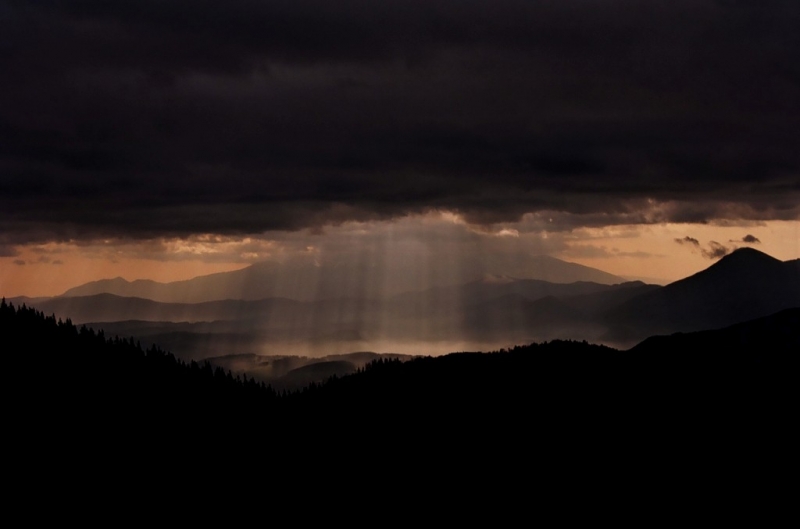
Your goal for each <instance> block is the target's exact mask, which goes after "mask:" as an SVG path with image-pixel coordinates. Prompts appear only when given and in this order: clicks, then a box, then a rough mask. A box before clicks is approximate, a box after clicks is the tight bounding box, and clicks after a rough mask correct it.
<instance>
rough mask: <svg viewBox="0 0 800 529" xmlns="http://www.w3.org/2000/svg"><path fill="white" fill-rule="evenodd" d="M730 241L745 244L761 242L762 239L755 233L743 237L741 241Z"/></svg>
mask: <svg viewBox="0 0 800 529" xmlns="http://www.w3.org/2000/svg"><path fill="white" fill-rule="evenodd" d="M730 242H743V243H745V244H761V241H760V240H759V239H758V237H756V236H755V235H750V234H747V235H745V236H744V237H742V240H741V241H730Z"/></svg>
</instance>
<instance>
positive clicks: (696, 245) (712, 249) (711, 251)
mask: <svg viewBox="0 0 800 529" xmlns="http://www.w3.org/2000/svg"><path fill="white" fill-rule="evenodd" d="M675 242H677V243H678V244H683V245H688V246H689V247H691V248H693V249H694V250H699V251H700V255H702V256H703V257H705V258H706V259H719V258H720V257H725V256H726V255H728V254H729V253H731V252H732V251H733V250H735V249H736V247H735V246H734V247H733V248H728V247H727V246H724V245H722V244H720V243H718V242H717V241H710V242H709V243H708V248H703V246H702V245H701V244H700V241H698V240H697V239H695V238H694V237H689V236H686V237H684V238H683V239H675Z"/></svg>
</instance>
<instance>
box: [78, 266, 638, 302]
mask: <svg viewBox="0 0 800 529" xmlns="http://www.w3.org/2000/svg"><path fill="white" fill-rule="evenodd" d="M487 261H488V260H481V259H475V258H471V259H470V258H465V259H463V260H462V261H460V262H459V263H458V266H457V268H458V273H457V274H456V273H455V270H454V269H453V267H454V265H453V263H450V262H431V263H428V264H427V266H428V267H429V268H431V269H432V270H430V271H426V273H425V281H426V282H427V283H428V284H424V283H421V280H420V277H418V275H417V274H415V273H411V272H410V271H409V269H411V268H413V267H409V266H407V264H406V263H403V262H394V263H393V262H387V263H383V265H384V266H385V270H382V271H381V273H380V275H382V276H383V277H384V278H386V280H385V281H381V284H380V285H378V286H374V288H370V285H365V284H364V282H365V281H369V278H370V277H371V276H370V274H369V273H368V272H369V270H368V269H367V268H369V267H368V266H367V265H364V269H355V270H354V269H353V267H351V266H345V265H335V264H334V265H326V266H324V267H315V266H314V265H313V264H308V265H305V268H303V267H300V268H298V267H297V266H295V268H294V269H292V270H290V271H287V270H285V269H283V268H282V267H281V266H280V265H279V264H277V263H272V262H267V263H256V264H253V265H251V266H249V267H247V268H244V269H241V270H236V271H233V272H222V273H218V274H211V275H206V276H201V277H196V278H194V279H189V280H186V281H176V282H172V283H158V282H155V281H149V280H137V281H130V282H129V281H126V280H125V279H122V278H119V277H118V278H115V279H103V280H100V281H93V282H91V283H87V284H84V285H80V286H78V287H75V288H71V289H69V290H67V291H66V292H65V293H64V294H63V296H67V297H74V296H89V295H92V294H101V293H107V294H116V295H118V296H133V297H141V298H147V299H152V300H154V301H162V302H165V303H199V302H203V301H214V300H222V299H246V300H257V299H264V298H274V297H285V298H291V299H295V300H300V301H315V300H319V299H326V298H340V297H352V296H353V295H354V293H358V294H361V295H366V296H368V297H376V296H378V295H395V294H400V293H402V292H407V291H414V290H419V289H421V288H426V287H437V286H448V285H450V286H453V285H456V284H458V283H460V282H461V281H460V278H467V279H466V280H465V281H470V280H476V279H478V278H483V277H489V278H494V277H496V278H500V279H502V278H504V277H514V278H524V279H538V280H542V281H549V282H552V283H572V282H575V281H591V282H594V283H600V284H607V285H611V284H615V283H621V282H623V281H625V279H623V278H621V277H618V276H615V275H612V274H608V273H606V272H603V271H602V270H597V269H595V268H590V267H588V266H583V265H579V264H577V263H569V262H566V261H562V260H560V259H556V258H554V257H549V256H546V255H540V256H532V257H529V258H526V259H525V260H524V261H522V262H520V263H516V262H514V263H492V264H490V263H489V262H487ZM375 281H377V279H376V280H375Z"/></svg>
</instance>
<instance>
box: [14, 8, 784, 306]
mask: <svg viewBox="0 0 800 529" xmlns="http://www.w3.org/2000/svg"><path fill="white" fill-rule="evenodd" d="M797 27H800V4H799V3H798V2H796V0H787V1H782V0H759V1H746V0H719V1H710V0H675V1H671V2H662V1H633V0H602V1H601V0H572V1H568V0H559V1H556V0H549V1H544V0H543V1H536V0H493V1H492V2H488V1H477V0H441V1H438V2H431V1H429V0H428V1H421V0H381V1H374V0H373V1H367V0H340V1H337V2H330V1H325V0H292V1H291V2H289V1H283V0H271V1H269V2H255V1H252V0H228V1H226V2H211V1H204V0H192V1H186V0H176V1H171V0H139V1H137V2H121V1H120V2H106V1H98V0H94V1H81V0H75V1H71V2H54V1H36V0H25V1H8V0H0V71H2V72H3V75H2V76H0V294H2V295H5V296H15V295H29V296H46V295H56V294H60V293H61V292H63V291H64V290H66V289H67V288H70V287H72V286H75V285H78V284H81V283H84V282H86V281H91V280H94V279H100V278H110V277H116V276H122V277H125V278H126V279H130V280H132V279H137V278H150V279H155V280H158V281H173V280H178V279H185V278H189V277H194V276H197V275H202V274H207V273H213V272H219V271H226V270H234V269H238V268H242V267H244V266H248V265H249V264H251V263H254V262H259V261H273V262H277V263H280V264H281V265H282V266H286V267H287V268H289V269H291V268H293V267H300V266H305V265H306V264H309V263H311V264H312V265H313V266H327V265H330V264H332V263H336V264H338V265H340V266H347V265H348V264H350V263H358V262H362V261H364V260H365V259H371V260H375V261H376V262H381V260H383V262H385V260H387V259H392V260H396V259H406V260H408V262H409V266H411V267H414V269H415V270H417V269H418V270H420V272H419V274H420V286H421V287H424V286H425V285H426V284H427V283H430V281H432V280H433V279H435V278H433V279H432V278H431V277H430V275H431V274H426V273H425V267H426V266H427V265H426V263H434V262H436V263H440V262H447V263H453V269H454V270H455V271H454V274H457V269H458V263H459V262H462V260H470V259H472V260H474V259H481V260H484V261H486V262H488V263H490V264H491V265H492V267H493V268H492V270H496V271H497V273H502V274H508V275H515V276H525V274H526V273H527V271H526V269H525V263H526V257H528V256H533V255H542V254H547V255H552V256H554V257H558V258H561V259H564V260H567V261H571V262H577V263H581V264H586V265H588V266H593V267H596V268H599V269H601V270H604V271H607V272H610V273H613V274H617V275H620V276H623V277H625V278H644V279H646V280H651V281H653V282H662V283H663V282H668V281H672V280H676V279H680V278H682V277H685V276H687V275H690V274H692V273H695V272H697V271H699V270H702V269H703V268H706V267H708V266H709V265H710V264H712V263H713V262H714V260H715V259H718V258H719V257H720V256H722V255H724V254H725V253H727V252H729V251H731V250H733V249H734V248H737V247H742V246H750V247H754V248H757V249H760V250H762V251H765V252H767V253H769V254H770V255H773V256H774V257H777V258H779V259H782V260H787V259H796V258H799V257H800V242H798V241H800V136H799V135H798V133H797V131H798V130H799V129H800V32H798V31H797ZM437 270H438V269H437ZM437 273H438V272H437ZM464 279H469V278H464Z"/></svg>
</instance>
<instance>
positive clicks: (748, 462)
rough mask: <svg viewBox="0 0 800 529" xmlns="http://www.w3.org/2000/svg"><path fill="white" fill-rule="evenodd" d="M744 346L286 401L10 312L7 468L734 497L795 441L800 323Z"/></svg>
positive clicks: (501, 361) (461, 369) (453, 365)
mask: <svg viewBox="0 0 800 529" xmlns="http://www.w3.org/2000/svg"><path fill="white" fill-rule="evenodd" d="M743 328H744V327H740V328H737V329H733V330H729V331H721V334H719V335H717V336H716V337H712V338H711V339H706V338H703V339H701V340H699V341H696V342H695V341H692V337H691V336H688V335H687V336H684V337H683V338H682V340H684V341H681V342H680V343H678V344H677V345H676V347H674V348H673V347H669V346H659V347H655V348H650V347H651V346H649V345H648V346H647V347H645V345H646V344H643V349H641V350H639V349H634V350H629V351H619V350H616V349H612V348H609V347H605V346H598V345H593V344H589V343H586V342H572V341H559V340H555V341H551V342H546V343H539V344H531V345H527V346H519V347H515V348H512V349H510V350H502V351H497V352H493V353H467V352H465V353H453V354H450V355H445V356H440V357H419V358H414V359H412V360H408V361H400V360H386V359H383V360H380V361H377V362H372V363H370V364H368V365H367V366H366V367H365V368H363V369H360V370H358V371H357V372H356V373H354V374H352V375H348V376H343V377H338V378H333V379H330V380H329V381H328V382H326V383H323V384H312V385H311V386H309V387H308V388H307V389H305V390H304V391H301V392H294V393H288V394H278V393H275V392H274V391H272V390H271V388H268V387H264V386H263V385H260V384H256V383H255V382H253V381H252V380H249V381H248V380H237V379H236V378H235V377H232V376H230V375H229V374H226V373H224V372H223V371H222V370H219V369H217V370H213V369H212V368H210V366H206V365H200V364H196V363H190V364H185V363H182V362H180V361H178V360H176V359H175V358H174V357H173V356H172V355H171V354H169V353H167V352H164V351H161V350H160V349H158V348H151V349H149V350H147V351H143V350H142V349H141V348H140V347H138V345H137V344H135V343H134V342H133V341H132V340H121V339H119V338H113V339H111V338H108V337H105V336H103V335H102V334H98V333H95V332H94V331H92V330H89V329H86V328H80V329H79V328H77V327H75V326H74V325H72V324H71V323H70V322H61V321H59V320H57V319H56V318H55V317H54V316H50V317H46V316H45V315H44V314H42V313H40V312H37V311H35V310H33V309H27V308H15V307H13V306H11V305H9V304H6V303H5V302H3V303H2V305H0V335H2V336H3V339H4V342H5V344H6V346H5V347H4V355H3V358H4V366H3V368H4V376H5V379H6V386H5V389H6V394H7V395H10V396H11V398H10V399H9V401H8V402H9V406H8V413H7V416H6V421H5V426H6V430H5V431H6V432H12V435H11V436H8V435H7V439H9V438H10V439H11V441H12V442H11V445H10V448H7V450H9V451H10V452H9V453H12V454H15V457H27V458H30V457H32V456H33V455H34V454H36V459H35V462H36V463H35V464H36V465H37V466H36V468H37V469H39V470H41V468H40V466H41V465H43V464H46V465H56V466H58V465H64V464H66V465H67V466H69V467H70V471H73V472H76V471H78V470H79V468H78V467H80V469H81V471H85V468H86V466H87V465H109V464H110V465H113V468H115V469H116V468H118V467H119V466H120V465H122V466H123V467H125V468H128V467H127V466H126V465H130V464H132V462H134V461H136V462H141V460H142V459H143V458H144V459H146V460H147V462H148V464H156V463H157V465H158V468H159V469H161V470H159V472H161V471H163V469H164V468H172V466H173V465H176V464H180V465H182V467H185V466H186V465H187V464H190V465H191V466H194V464H197V465H203V466H202V467H201V468H202V469H204V470H203V472H213V473H214V475H215V476H216V475H219V474H220V473H222V474H224V473H226V472H232V470H231V468H237V469H238V470H237V471H236V472H237V475H241V474H247V473H248V472H255V471H256V470H255V469H262V470H265V469H271V470H272V471H274V469H275V465H278V466H280V467H281V468H284V466H289V467H292V468H295V469H296V470H297V472H299V473H304V472H311V471H315V472H318V471H319V469H320V468H324V469H334V468H338V469H340V470H342V471H343V469H350V470H352V469H354V468H357V467H369V468H370V469H372V471H373V472H378V469H380V474H381V478H382V479H389V480H391V479H394V478H393V477H392V476H394V477H395V478H396V477H397V476H404V478H403V479H411V478H412V477H413V476H414V475H416V476H417V477H419V476H421V475H438V473H440V472H444V473H445V475H443V476H441V479H454V478H456V477H457V476H460V477H462V478H464V479H469V475H472V473H474V472H481V473H483V474H486V473H488V474H490V475H494V476H495V478H498V477H499V476H500V475H499V474H497V472H499V471H500V470H501V469H507V470H508V469H514V472H522V473H524V474H526V475H529V476H530V475H533V474H531V473H534V472H535V473H536V475H537V476H539V477H540V478H543V479H547V480H549V483H550V484H551V486H564V484H565V483H570V482H571V481H570V480H573V479H576V476H581V479H591V480H593V481H592V482H593V483H594V484H595V486H596V485H599V483H600V481H602V479H601V478H602V476H607V475H609V474H608V473H609V472H613V473H614V475H616V476H618V477H619V476H621V477H624V478H625V479H627V480H639V481H640V482H647V480H649V479H651V478H652V477H653V476H659V479H672V478H675V477H680V475H681V473H685V472H688V471H691V472H696V471H697V470H698V468H701V469H702V472H703V473H708V474H709V475H713V477H714V479H728V480H733V481H731V483H734V482H738V481H737V480H741V479H742V477H743V476H745V475H751V474H752V473H753V472H760V470H759V469H763V468H774V466H775V465H778V464H780V463H781V462H780V461H777V460H776V458H780V457H783V454H784V452H783V447H784V446H785V445H786V443H789V442H790V440H791V439H792V437H791V435H790V432H791V431H793V418H794V417H795V415H796V405H795V404H794V403H795V402H796V398H794V397H796V383H795V379H796V374H797V370H796V365H797V362H796V356H797V350H796V349H795V348H793V345H794V344H796V343H797V339H798V332H800V314H798V310H797V309H795V310H791V311H787V312H785V313H780V314H777V315H775V316H774V318H773V319H769V320H765V321H759V322H754V323H753V326H752V327H751V328H752V330H753V332H755V333H758V332H763V331H765V330H769V331H770V332H777V333H778V334H776V336H782V338H780V339H777V340H773V341H771V342H764V343H768V346H766V347H759V346H757V345H758V344H759V343H760V341H759V340H757V339H753V340H749V341H743V342H741V346H737V345H736V343H737V342H735V340H734V341H733V342H732V341H730V340H731V339H732V338H731V336H735V335H736V333H739V335H742V334H741V333H746V331H743V330H742V329H743ZM781 333H783V334H781ZM717 339H719V340H720V341H719V342H718V343H719V344H724V347H722V346H720V347H717V346H716V343H717V342H716V340H717ZM764 358H769V361H767V362H765V361H762V360H763V359H764ZM42 454H44V455H42ZM215 461H216V462H218V463H224V464H220V465H218V466H215V465H212V464H211V463H212V462H215ZM732 461H735V465H733V464H732V463H731V462H732ZM74 465H78V467H75V466H74ZM375 465H378V466H377V467H376V466H375ZM697 465H702V467H698V466H697ZM128 470H129V469H128ZM467 470H469V472H467ZM194 471H197V468H195V469H194ZM676 473H677V474H676ZM304 475H307V474H304ZM684 477H685V476H684ZM597 480H600V481H597ZM642 480H644V481H642Z"/></svg>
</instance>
